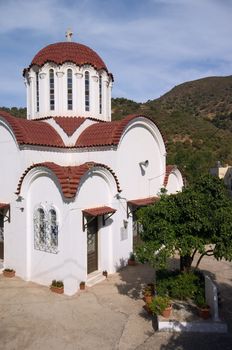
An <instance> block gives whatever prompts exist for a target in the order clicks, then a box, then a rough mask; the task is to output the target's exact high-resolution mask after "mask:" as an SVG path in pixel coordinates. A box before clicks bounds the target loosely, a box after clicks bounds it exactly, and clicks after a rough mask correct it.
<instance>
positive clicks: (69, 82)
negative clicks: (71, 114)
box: [67, 69, 73, 110]
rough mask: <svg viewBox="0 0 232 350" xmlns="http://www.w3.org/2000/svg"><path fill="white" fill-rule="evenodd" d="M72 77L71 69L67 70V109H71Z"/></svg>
mask: <svg viewBox="0 0 232 350" xmlns="http://www.w3.org/2000/svg"><path fill="white" fill-rule="evenodd" d="M72 95H73V78H72V69H68V71H67V100H68V110H72V109H73V96H72Z"/></svg>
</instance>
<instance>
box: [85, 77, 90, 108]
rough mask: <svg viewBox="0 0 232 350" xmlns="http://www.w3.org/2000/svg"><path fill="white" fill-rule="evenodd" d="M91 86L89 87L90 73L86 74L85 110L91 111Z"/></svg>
mask: <svg viewBox="0 0 232 350" xmlns="http://www.w3.org/2000/svg"><path fill="white" fill-rule="evenodd" d="M89 92H90V86H89V72H85V110H86V111H89V110H90V96H89V95H90V94H89Z"/></svg>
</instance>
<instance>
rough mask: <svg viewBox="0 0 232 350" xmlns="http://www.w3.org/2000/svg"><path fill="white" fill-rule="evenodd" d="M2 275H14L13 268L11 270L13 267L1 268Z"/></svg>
mask: <svg viewBox="0 0 232 350" xmlns="http://www.w3.org/2000/svg"><path fill="white" fill-rule="evenodd" d="M3 276H5V277H14V276H15V270H13V269H4V270H3Z"/></svg>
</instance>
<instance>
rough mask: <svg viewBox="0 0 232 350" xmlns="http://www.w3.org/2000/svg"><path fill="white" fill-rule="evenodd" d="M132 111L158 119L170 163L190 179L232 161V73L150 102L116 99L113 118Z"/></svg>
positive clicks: (182, 87) (189, 84) (179, 88)
mask: <svg viewBox="0 0 232 350" xmlns="http://www.w3.org/2000/svg"><path fill="white" fill-rule="evenodd" d="M129 106H131V107H132V108H131V110H130V111H129ZM128 112H129V113H130V112H132V113H141V114H145V115H148V116H150V117H151V118H152V119H153V120H154V121H155V123H156V124H157V126H158V127H159V128H160V130H161V132H162V134H163V135H164V138H165V140H166V147H167V152H168V155H167V162H168V163H170V164H176V165H177V166H178V167H179V168H180V169H181V171H182V172H183V174H184V176H185V177H186V179H187V181H188V182H192V181H193V180H194V178H195V177H197V176H198V175H199V174H202V173H208V171H209V168H210V167H212V166H213V165H214V164H215V162H216V161H217V160H220V161H221V162H222V163H231V164H232V76H229V77H209V78H203V79H199V80H195V81H191V82H187V83H183V84H181V85H178V86H176V87H174V88H173V89H172V90H170V91H169V92H167V93H166V94H165V95H163V96H161V97H160V98H158V99H155V100H149V101H147V102H146V103H140V104H139V103H135V102H133V101H129V100H126V99H121V98H116V99H113V100H112V118H113V119H118V118H120V117H122V116H124V115H126V114H128Z"/></svg>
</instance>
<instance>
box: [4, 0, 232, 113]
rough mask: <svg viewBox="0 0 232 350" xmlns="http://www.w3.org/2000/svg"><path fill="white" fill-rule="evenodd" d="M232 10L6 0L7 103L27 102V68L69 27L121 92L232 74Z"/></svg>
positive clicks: (108, 0) (134, 93) (217, 1)
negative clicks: (23, 72)
mask: <svg viewBox="0 0 232 350" xmlns="http://www.w3.org/2000/svg"><path fill="white" fill-rule="evenodd" d="M231 15H232V0H36V1H35V0H7V1H6V0H0V23H1V25H0V106H8V107H12V106H17V107H23V106H26V91H25V86H24V82H23V77H22V71H23V68H25V67H27V66H28V65H29V64H30V62H31V60H32V58H33V57H34V55H35V54H36V53H37V52H38V51H39V50H40V49H41V48H42V47H44V46H46V45H48V44H50V43H54V42H58V41H64V40H65V31H66V30H67V28H72V30H73V32H74V36H73V41H77V42H80V43H82V44H85V45H87V46H90V47H91V48H93V49H94V50H95V51H97V52H98V54H99V55H100V56H101V57H102V59H103V60H104V62H105V63H106V65H107V67H108V69H109V71H111V72H112V73H113V74H114V78H115V83H114V86H113V91H112V94H113V97H125V98H129V99H132V100H135V101H138V102H144V101H147V100H148V99H154V98H157V97H159V96H161V95H162V94H164V93H165V92H167V91H168V90H170V89H171V88H172V87H174V86H175V85H177V84H180V83H182V82H184V81H189V80H194V79H199V78H201V77H206V76H212V75H214V76H221V75H231V74H232V45H231V38H232V20H231Z"/></svg>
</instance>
